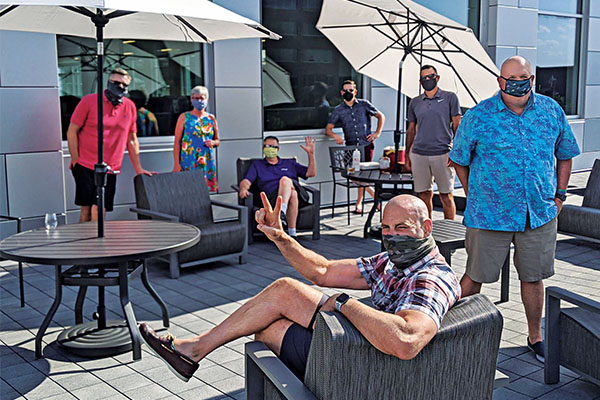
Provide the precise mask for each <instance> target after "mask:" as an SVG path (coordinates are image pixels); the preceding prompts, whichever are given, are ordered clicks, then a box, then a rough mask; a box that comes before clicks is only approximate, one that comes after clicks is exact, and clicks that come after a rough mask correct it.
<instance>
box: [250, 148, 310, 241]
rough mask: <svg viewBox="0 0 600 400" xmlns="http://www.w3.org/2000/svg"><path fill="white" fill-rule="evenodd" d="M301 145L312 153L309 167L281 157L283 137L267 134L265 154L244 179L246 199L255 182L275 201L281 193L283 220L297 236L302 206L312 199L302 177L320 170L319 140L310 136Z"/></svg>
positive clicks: (292, 234) (272, 201)
mask: <svg viewBox="0 0 600 400" xmlns="http://www.w3.org/2000/svg"><path fill="white" fill-rule="evenodd" d="M300 147H302V150H304V151H306V154H308V167H306V166H304V165H302V164H300V163H298V162H297V161H296V160H294V159H291V158H286V159H281V158H279V156H278V155H277V154H278V153H279V139H277V138H276V137H275V136H267V137H266V138H265V140H264V142H263V154H264V155H265V158H263V159H262V160H256V161H254V162H253V163H252V165H251V166H250V168H249V169H248V172H247V173H246V177H245V178H244V179H242V181H241V182H240V197H241V198H242V199H244V198H246V197H248V195H249V193H250V192H249V189H250V186H252V183H254V182H256V185H257V186H258V188H259V190H260V191H261V192H265V193H266V194H267V198H268V199H269V202H270V203H271V204H275V202H276V200H277V196H281V198H282V200H283V201H282V204H281V222H282V223H284V224H287V227H288V234H289V235H290V236H296V220H297V219H298V209H299V208H300V207H302V206H303V205H304V204H306V202H307V201H308V193H307V192H306V190H305V189H304V188H303V187H302V186H300V184H299V183H298V178H299V177H300V178H302V179H308V178H312V177H313V176H315V175H316V174H317V164H316V162H315V140H314V139H313V138H312V137H310V136H307V137H306V138H305V145H304V146H302V145H300Z"/></svg>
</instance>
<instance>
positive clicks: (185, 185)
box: [131, 170, 248, 278]
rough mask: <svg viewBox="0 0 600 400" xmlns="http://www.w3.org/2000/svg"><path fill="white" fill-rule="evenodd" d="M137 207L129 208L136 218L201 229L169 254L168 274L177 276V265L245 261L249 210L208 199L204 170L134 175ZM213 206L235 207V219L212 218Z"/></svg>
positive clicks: (188, 265)
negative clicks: (185, 245) (191, 240)
mask: <svg viewBox="0 0 600 400" xmlns="http://www.w3.org/2000/svg"><path fill="white" fill-rule="evenodd" d="M133 181H134V185H135V200H136V204H137V207H135V208H131V211H133V212H135V213H137V214H138V218H140V219H144V218H151V219H162V220H167V221H173V222H185V223H187V224H190V225H194V226H196V227H198V228H199V229H200V241H199V242H198V244H196V245H195V246H193V247H191V248H189V249H187V250H183V251H181V252H179V253H175V254H172V255H171V256H170V257H169V259H168V260H167V261H168V262H169V268H170V274H171V278H178V277H179V267H182V268H184V267H190V266H193V265H198V264H204V263H210V262H213V261H217V260H222V259H225V258H231V257H238V258H239V263H240V264H242V263H244V257H245V256H246V254H247V253H248V241H247V236H246V235H247V232H248V210H247V209H246V207H244V206H239V205H237V204H228V203H223V202H220V201H215V200H211V199H210V196H209V194H208V187H207V186H206V180H205V179H204V172H203V171H200V170H196V171H184V172H171V173H166V174H158V175H153V176H148V175H138V176H136V177H135V178H134V180H133ZM212 206H218V207H224V208H230V209H232V210H236V211H237V214H238V215H237V220H235V221H225V222H215V221H214V218H213V213H212Z"/></svg>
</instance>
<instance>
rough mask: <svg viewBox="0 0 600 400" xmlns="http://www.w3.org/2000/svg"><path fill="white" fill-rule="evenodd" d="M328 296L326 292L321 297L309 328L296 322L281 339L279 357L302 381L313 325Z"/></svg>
mask: <svg viewBox="0 0 600 400" xmlns="http://www.w3.org/2000/svg"><path fill="white" fill-rule="evenodd" d="M328 298H329V296H327V295H326V294H324V295H323V297H321V301H320V302H319V305H318V306H317V309H316V310H315V313H314V314H313V316H312V318H311V319H310V323H309V324H308V328H305V327H303V326H302V325H299V324H297V323H295V322H294V323H293V324H292V325H291V326H290V327H289V328H288V330H287V331H286V332H285V335H283V340H282V341H281V354H280V355H279V358H280V359H281V361H283V363H284V364H285V365H286V366H287V367H288V368H289V369H290V371H292V372H293V373H294V375H296V376H297V377H298V379H300V380H301V381H304V373H305V372H306V361H307V360H308V352H309V350H310V342H311V341H312V335H313V329H312V327H313V324H314V323H315V320H316V319H317V314H318V313H319V311H320V310H321V307H323V304H325V302H326V301H327V299H328Z"/></svg>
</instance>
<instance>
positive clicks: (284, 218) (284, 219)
mask: <svg viewBox="0 0 600 400" xmlns="http://www.w3.org/2000/svg"><path fill="white" fill-rule="evenodd" d="M279 218H281V226H283V229H286V228H287V219H286V216H285V213H284V212H283V211H282V212H281V213H280V214H279Z"/></svg>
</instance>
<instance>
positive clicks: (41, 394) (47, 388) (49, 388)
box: [23, 379, 68, 400]
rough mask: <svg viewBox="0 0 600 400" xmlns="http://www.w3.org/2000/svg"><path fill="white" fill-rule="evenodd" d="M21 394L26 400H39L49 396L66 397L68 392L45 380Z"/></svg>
mask: <svg viewBox="0 0 600 400" xmlns="http://www.w3.org/2000/svg"><path fill="white" fill-rule="evenodd" d="M23 394H24V395H25V397H27V399H31V400H39V399H45V398H46V397H50V396H58V395H68V392H67V391H66V390H65V389H64V388H63V387H61V386H59V385H58V384H57V383H56V382H54V381H52V380H50V379H46V380H45V381H44V382H42V383H40V384H39V385H37V386H36V387H34V388H32V389H31V390H29V391H28V392H26V393H23Z"/></svg>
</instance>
